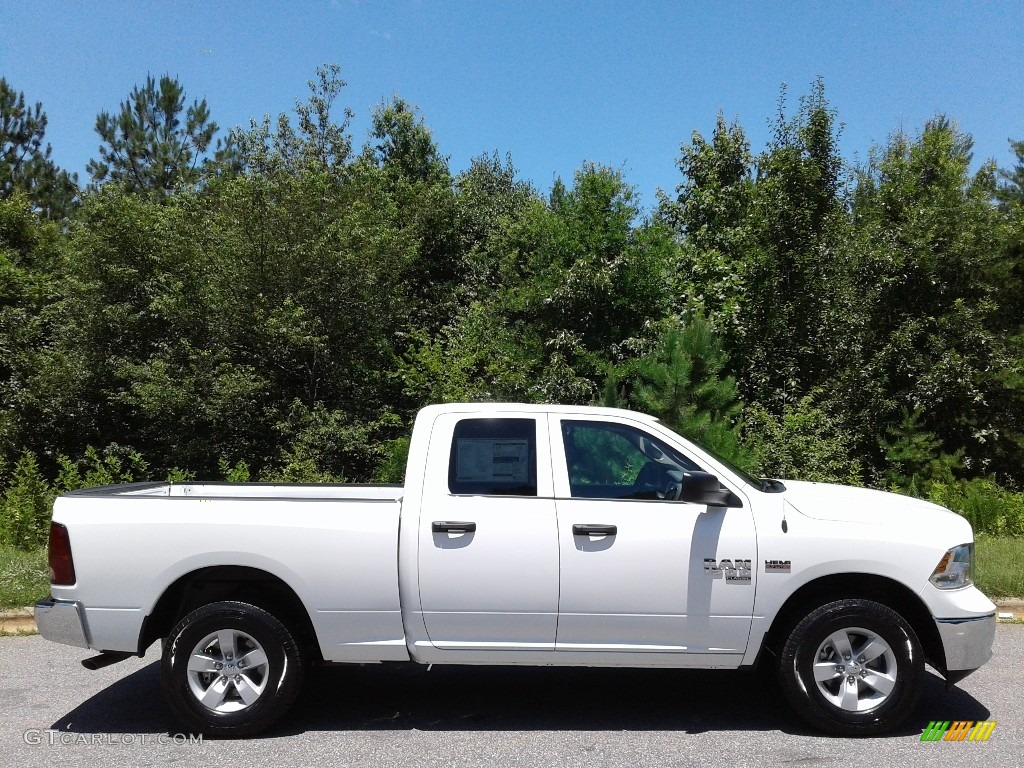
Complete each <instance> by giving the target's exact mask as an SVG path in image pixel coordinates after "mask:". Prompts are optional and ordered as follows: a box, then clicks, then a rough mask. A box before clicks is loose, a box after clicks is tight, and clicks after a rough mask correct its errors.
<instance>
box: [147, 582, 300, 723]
mask: <svg viewBox="0 0 1024 768" xmlns="http://www.w3.org/2000/svg"><path fill="white" fill-rule="evenodd" d="M229 645H230V648H228V647H227V646H229ZM303 661H304V660H303V654H302V651H301V649H300V647H299V645H298V644H297V643H296V642H295V640H294V638H293V637H292V635H291V633H290V632H289V631H288V629H287V627H285V626H284V624H282V623H281V622H280V621H278V620H277V619H276V618H275V617H274V616H272V615H271V614H269V613H267V612H266V611H265V610H263V609H262V608H258V607H257V606H255V605H250V604H248V603H240V602H220V603H210V604H209V605H204V606H203V607H201V608H198V609H196V610H195V611H192V613H190V614H188V615H187V616H186V617H185V618H183V619H182V620H181V621H180V622H179V623H178V625H177V626H176V627H175V628H174V629H173V630H171V633H170V634H169V635H168V637H167V640H166V641H165V643H164V651H163V658H162V660H161V664H160V682H161V686H162V688H163V693H164V698H165V699H166V701H167V703H168V705H169V706H170V708H171V709H172V710H173V712H174V714H175V716H177V718H178V719H179V720H180V721H181V722H182V724H183V725H184V726H185V727H186V729H187V730H188V731H189V732H192V733H203V734H208V735H215V736H252V735H254V734H256V733H259V732H260V731H263V730H266V729H267V728H269V727H271V726H272V725H273V724H274V723H276V722H277V721H278V720H279V719H280V718H281V717H282V716H284V714H285V713H286V712H288V710H289V709H290V708H291V706H292V704H293V703H294V702H295V698H296V697H297V696H298V695H299V691H300V689H301V688H302V678H303ZM190 666H191V667H192V668H191V669H190ZM204 702H205V703H204Z"/></svg>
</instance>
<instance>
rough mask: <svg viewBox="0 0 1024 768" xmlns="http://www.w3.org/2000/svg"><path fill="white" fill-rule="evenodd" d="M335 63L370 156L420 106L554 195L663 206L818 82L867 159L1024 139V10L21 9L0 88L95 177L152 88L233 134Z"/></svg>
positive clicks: (0, 20) (367, 5) (456, 147)
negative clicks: (392, 102)
mask: <svg viewBox="0 0 1024 768" xmlns="http://www.w3.org/2000/svg"><path fill="white" fill-rule="evenodd" d="M328 62H330V63H336V64H339V65H341V67H342V72H343V77H344V78H345V80H347V81H348V84H349V85H348V87H347V88H346V89H345V93H344V95H343V102H344V105H346V106H349V107H351V108H352V109H353V110H354V111H355V112H356V119H355V121H354V122H353V132H354V138H355V142H356V144H357V145H359V144H361V143H362V141H363V139H364V137H365V130H366V127H367V125H368V122H369V115H370V113H371V111H372V109H373V108H374V106H375V105H377V104H379V103H380V102H381V101H383V100H387V99H390V97H391V96H392V95H393V94H398V95H400V96H402V97H403V98H404V99H406V100H407V101H409V102H411V103H413V104H415V105H416V106H418V107H419V108H420V110H421V112H422V115H423V116H424V118H425V120H426V123H427V125H428V126H429V127H430V128H431V130H432V131H433V133H434V137H435V139H436V140H437V142H438V145H439V147H440V149H441V151H442V153H443V154H445V155H448V156H449V157H450V162H451V166H452V169H453V170H454V171H458V170H461V169H464V168H465V167H466V166H467V165H468V164H469V161H470V159H471V158H472V157H474V156H476V155H479V154H481V153H484V152H491V151H493V150H498V151H499V152H501V153H502V154H504V153H506V152H508V153H511V155H512V160H513V163H514V164H515V166H516V167H517V168H518V169H519V172H520V175H521V176H522V177H523V178H526V179H529V180H530V181H532V182H533V183H534V184H535V185H536V186H537V187H538V188H539V189H540V190H541V191H547V190H548V189H549V188H550V186H551V183H552V181H553V180H554V178H555V177H556V176H561V177H562V178H564V179H566V180H569V179H571V177H572V174H573V172H574V170H575V169H576V168H578V167H579V166H580V164H581V163H583V162H585V161H589V162H596V163H601V164H605V165H610V166H612V167H615V168H619V169H621V170H622V171H623V173H624V176H625V178H626V181H627V182H628V183H630V184H632V185H634V186H635V187H636V188H637V191H638V192H639V194H640V198H641V201H642V203H643V204H644V205H645V206H647V207H650V206H651V205H652V204H653V203H654V201H655V192H656V190H657V189H658V188H659V187H660V188H662V189H666V190H672V189H674V187H675V186H676V184H678V183H679V181H680V174H679V172H678V170H677V169H676V167H675V161H676V158H677V156H678V152H679V145H680V143H681V142H688V141H689V138H690V135H691V133H692V132H693V131H694V130H698V131H700V132H701V133H703V134H704V135H708V134H709V133H710V131H711V129H712V128H713V126H714V123H715V116H716V115H717V114H718V112H719V111H721V112H723V113H724V114H725V116H726V118H728V119H730V120H731V119H733V118H736V119H738V120H739V122H740V123H741V124H742V125H743V127H744V129H745V130H746V132H747V135H748V137H749V138H750V140H751V143H752V145H753V149H754V151H755V152H756V151H760V150H761V149H763V147H764V143H765V141H766V140H767V139H768V137H769V123H770V121H771V119H772V118H773V116H774V115H775V114H776V111H777V103H778V98H779V89H780V86H781V85H782V84H783V83H786V84H787V85H788V88H789V94H790V98H789V103H790V111H792V109H793V108H795V105H796V100H797V98H798V97H799V96H800V95H801V94H805V93H807V92H808V91H809V89H810V87H811V84H812V83H813V81H814V80H815V79H816V78H817V77H819V76H821V77H822V78H824V81H825V86H826V94H827V96H828V99H829V101H830V103H831V105H832V106H833V107H834V108H835V109H836V110H837V112H838V117H839V120H840V121H841V122H843V123H844V124H845V128H844V129H843V134H842V142H841V146H842V151H843V154H844V156H845V157H846V159H848V160H857V159H860V160H863V159H864V158H865V157H866V156H867V152H868V150H869V148H870V147H871V145H872V144H879V143H884V142H885V141H886V139H887V137H888V136H889V134H890V133H891V132H892V131H894V130H896V129H898V128H902V129H903V130H905V131H907V132H909V133H911V134H914V133H917V132H918V131H919V130H920V128H921V126H922V125H923V123H924V121H925V120H926V119H928V118H929V117H931V116H933V115H934V114H936V113H937V112H944V113H946V114H947V115H948V116H949V117H951V118H953V119H954V120H956V121H957V122H958V124H959V125H960V127H961V128H962V129H963V130H964V131H966V132H968V133H970V134H971V135H973V137H974V140H975V160H976V162H975V165H976V166H977V165H978V163H979V162H980V161H981V160H984V159H987V158H994V159H995V160H996V161H997V162H998V163H999V164H1000V165H1002V166H1009V165H1010V164H1011V162H1012V155H1011V154H1010V152H1009V148H1008V144H1007V139H1008V138H1010V137H1013V138H1015V139H1024V2H1021V0H1003V1H1001V2H975V3H970V2H935V1H932V2H849V1H847V2H766V1H765V0H762V1H761V2H710V1H708V2H697V1H694V2H682V1H681V2H644V1H643V0H633V1H632V2H567V1H565V0H548V1H547V2H532V1H530V0H519V1H518V2H506V1H504V0H491V1H488V2H455V1H453V0H449V1H448V2H435V1H433V0H418V1H412V0H405V1H402V2H355V1H352V0H333V1H332V0H324V1H323V2H294V3H259V2H209V1H208V2H173V3H171V2H124V3H121V2H117V3H115V2H104V3H97V2H76V3H71V2H66V3H49V2H27V1H25V0H6V2H5V3H4V6H3V13H2V14H0V76H3V77H6V78H7V80H8V81H9V82H10V83H11V85H12V86H13V87H14V88H16V89H17V90H21V91H24V92H25V95H26V97H27V99H28V100H29V101H31V102H36V101H41V102H42V103H43V108H44V110H45V111H46V113H47V115H48V117H49V127H48V130H47V137H46V138H47V141H48V142H49V143H50V144H52V146H53V157H54V159H55V160H56V161H57V163H58V164H60V165H61V166H62V167H65V168H67V169H68V170H71V171H77V172H78V173H79V176H80V180H81V181H85V180H87V179H86V174H85V165H86V163H87V162H88V160H89V159H90V158H92V157H97V156H98V154H99V153H98V151H97V148H98V146H99V140H98V137H97V136H96V134H95V131H94V124H95V119H96V114H97V113H98V112H99V111H100V110H102V109H107V110H109V111H115V110H116V109H117V107H118V105H119V103H120V102H121V101H122V100H124V99H125V98H126V97H127V96H128V94H129V92H130V91H131V89H132V87H133V86H134V85H135V84H137V83H141V82H143V81H144V80H145V77H146V74H147V73H152V74H154V75H160V74H164V73H170V74H171V75H174V76H176V77H177V78H178V79H179V80H180V81H181V82H182V83H183V84H184V86H185V88H186V93H187V95H188V97H189V101H191V99H192V98H196V97H198V98H206V100H207V102H208V104H209V106H210V109H211V112H212V115H213V118H214V119H215V120H216V121H217V122H218V123H219V124H220V126H221V127H222V129H227V128H229V127H232V126H235V125H239V124H242V125H247V124H248V121H249V119H250V118H251V117H256V118H262V116H263V115H264V114H265V113H270V114H271V115H276V114H277V113H279V112H282V111H290V110H291V109H292V108H293V106H294V103H295V100H296V99H297V98H302V97H304V96H305V94H306V92H307V91H306V81H307V80H309V79H311V78H312V77H314V73H315V70H316V68H317V66H319V65H321V64H324V63H328Z"/></svg>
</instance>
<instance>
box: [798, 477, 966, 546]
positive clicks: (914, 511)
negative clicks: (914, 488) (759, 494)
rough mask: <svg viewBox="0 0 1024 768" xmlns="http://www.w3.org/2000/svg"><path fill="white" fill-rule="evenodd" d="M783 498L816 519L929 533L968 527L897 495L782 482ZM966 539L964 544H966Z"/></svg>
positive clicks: (954, 516)
mask: <svg viewBox="0 0 1024 768" xmlns="http://www.w3.org/2000/svg"><path fill="white" fill-rule="evenodd" d="M783 482H784V483H785V485H786V492H785V494H784V496H785V499H786V501H787V502H789V504H790V505H791V506H792V507H793V508H794V509H796V510H797V511H798V512H799V513H800V514H802V515H805V516H806V517H810V518H813V519H815V520H831V521H836V522H844V523H863V524H867V525H879V526H886V527H899V528H910V529H917V530H928V529H929V528H934V527H935V526H936V525H943V524H945V526H956V527H961V526H962V527H963V529H964V530H965V535H969V533H970V525H969V524H968V523H967V521H966V520H964V519H963V518H962V517H960V516H959V515H957V514H956V513H954V512H950V511H949V510H948V509H946V508H945V507H940V506H939V505H937V504H932V503H931V502H930V501H923V500H921V499H915V498H912V497H910V496H901V495H900V494H896V493H886V492H885V491H874V490H871V489H869V488H853V487H850V486H845V485H831V484H828V483H808V482H804V481H800V480H784V481H783ZM969 540H970V538H965V539H964V541H969Z"/></svg>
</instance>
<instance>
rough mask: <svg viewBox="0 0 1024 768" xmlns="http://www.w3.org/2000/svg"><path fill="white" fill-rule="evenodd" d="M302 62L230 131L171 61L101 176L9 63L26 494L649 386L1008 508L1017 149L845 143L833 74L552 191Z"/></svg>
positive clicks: (5, 428)
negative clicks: (365, 122)
mask: <svg viewBox="0 0 1024 768" xmlns="http://www.w3.org/2000/svg"><path fill="white" fill-rule="evenodd" d="M309 85H310V92H309V96H308V98H307V99H306V100H305V101H302V102H301V103H299V104H297V108H296V112H295V116H294V117H289V116H286V115H281V116H280V117H279V118H278V119H277V120H276V121H271V120H270V119H269V118H268V119H266V120H264V121H263V122H262V123H257V122H253V123H252V124H251V125H250V126H249V127H248V128H247V129H236V130H235V131H232V132H230V133H229V134H228V135H226V136H224V137H221V138H220V139H218V138H217V133H218V128H217V126H216V124H215V123H214V122H213V121H212V119H211V115H210V110H209V108H208V107H207V105H206V103H205V101H202V102H193V103H192V105H191V106H190V107H188V108H186V107H185V103H186V101H185V94H184V90H183V88H182V86H181V85H180V84H179V83H177V81H175V80H173V79H172V78H169V77H163V78H161V79H160V80H159V81H156V80H155V79H154V78H152V77H150V78H148V79H147V81H146V83H145V85H144V86H142V87H137V88H135V89H134V90H133V91H132V93H131V94H130V96H129V98H128V100H127V101H125V102H124V103H122V104H121V107H120V110H119V111H118V112H117V113H116V114H114V115H111V114H109V113H107V112H101V113H100V115H99V117H98V119H97V124H96V129H97V133H98V134H99V136H100V139H101V141H102V142H103V144H102V146H101V149H100V152H99V158H97V159H96V160H94V161H93V162H92V163H90V165H89V172H90V174H91V177H92V178H91V183H90V185H89V186H88V188H86V189H79V188H78V186H77V179H74V178H73V177H69V176H68V175H67V174H66V173H64V172H63V171H60V170H59V169H57V168H55V167H54V166H53V164H52V163H51V162H50V160H49V148H48V147H47V149H45V150H43V149H42V146H43V145H42V140H43V134H44V131H45V126H46V120H45V114H44V113H43V112H42V110H41V105H38V104H37V105H36V107H35V110H34V111H33V110H31V109H28V108H27V107H26V106H25V101H24V96H23V95H22V94H18V93H16V92H15V91H14V90H13V88H12V87H11V86H10V85H8V84H7V83H6V81H0V111H2V112H3V121H2V123H0V142H2V143H0V163H2V165H0V175H2V178H0V489H3V488H5V487H6V488H7V491H6V494H7V497H12V494H15V495H17V494H16V493H15V492H17V493H23V491H24V487H25V486H26V484H27V483H29V482H30V479H31V478H36V479H31V482H36V483H38V482H39V479H40V478H44V477H45V478H49V479H48V480H46V481H45V482H48V483H50V485H49V486H48V487H49V488H51V490H59V489H60V488H62V487H70V486H73V485H74V484H75V483H77V482H87V481H88V478H92V479H93V480H95V479H96V478H101V479H102V478H108V479H110V478H113V479H124V478H126V477H140V476H150V477H165V476H168V474H174V475H175V476H188V475H190V474H191V475H196V476H202V477H214V476H224V475H226V474H228V475H231V476H232V477H233V478H243V477H253V478H260V479H287V480H342V479H343V480H350V481H352V480H362V481H365V480H370V479H384V480H400V479H401V472H402V459H403V455H404V448H405V445H406V437H407V434H408V429H409V425H410V423H411V418H412V416H413V414H414V413H415V411H416V410H417V409H418V408H419V407H420V406H422V405H424V404H426V403H430V402H437V401H452V400H517V401H528V402H572V403H591V402H594V403H608V404H615V405H621V406H626V407H633V408H638V409H643V410H646V411H649V412H652V413H655V414H657V415H658V416H660V417H661V418H663V419H665V420H666V421H668V422H669V423H671V424H674V425H675V426H677V428H679V429H680V430H681V431H683V432H685V433H686V434H689V435H691V436H694V437H696V438H697V439H699V440H701V441H703V442H705V443H706V444H707V445H709V446H710V447H712V448H713V449H714V450H716V451H718V452H720V453H721V454H723V455H724V456H726V457H728V458H730V459H732V460H733V461H735V462H737V463H740V464H743V465H746V466H748V467H750V468H754V469H757V470H759V471H761V472H763V473H765V474H769V475H773V476H791V477H792V476H799V477H804V478H810V479H818V480H841V481H845V482H854V483H866V484H871V485H876V486H879V487H892V488H898V489H901V490H904V491H908V492H912V493H918V494H921V495H931V496H933V497H936V498H938V497H941V498H942V499H945V500H946V501H947V502H948V499H949V498H952V497H956V498H957V499H961V500H962V499H966V498H968V497H971V498H982V499H983V501H984V500H985V499H994V498H995V499H999V500H1001V501H1000V503H1003V502H1006V500H1007V499H1010V502H1007V503H1011V506H1012V504H1019V503H1020V497H1019V496H1015V495H1013V493H1012V492H1013V491H1015V490H1016V489H1019V488H1020V487H1021V486H1022V485H1024V313H1022V310H1024V298H1022V297H1024V142H1012V143H1011V146H1012V149H1013V151H1014V152H1015V154H1016V157H1017V164H1016V166H1015V167H1014V168H1011V169H998V168H996V167H995V166H994V164H992V163H987V164H983V165H982V166H981V168H980V170H977V171H972V151H971V138H970V136H968V135H966V134H964V133H963V132H962V131H960V130H959V128H958V127H957V126H956V124H955V123H954V122H952V121H950V120H949V119H947V118H946V117H944V116H942V115H938V116H936V117H935V118H934V119H932V120H930V121H928V122H927V123H926V124H925V125H923V126H922V127H921V129H920V131H919V133H917V134H916V135H908V134H905V133H902V132H896V133H894V134H893V135H892V136H891V137H890V138H889V140H888V142H887V143H886V144H885V145H884V146H878V147H872V148H871V150H870V153H869V154H868V157H869V160H868V161H867V162H865V163H863V164H861V165H856V166H854V165H851V164H849V163H848V162H846V161H845V160H844V159H843V158H842V157H841V156H840V155H839V152H838V138H839V130H840V128H839V124H838V123H837V119H836V114H835V112H834V110H833V109H832V108H831V107H830V105H829V104H828V101H827V99H826V96H825V91H824V87H823V85H822V84H821V83H820V82H818V83H815V84H814V85H813V86H812V87H811V90H810V92H809V94H808V95H806V96H804V97H802V98H801V99H799V102H798V105H797V106H796V108H795V109H792V110H790V109H788V108H787V104H786V100H785V91H783V98H781V99H780V105H779V112H778V115H777V118H776V120H775V123H774V130H773V134H772V138H771V141H770V142H769V144H768V146H767V147H766V148H765V149H764V151H763V152H761V153H760V154H757V155H755V154H754V153H753V152H752V150H751V147H750V144H749V142H748V140H747V139H746V136H745V133H744V131H743V128H742V126H740V125H739V124H737V123H732V124H729V123H727V122H726V121H725V120H724V119H723V118H722V117H721V116H720V117H719V119H718V123H717V125H716V127H715V129H714V131H713V133H712V134H711V135H710V136H702V135H701V134H699V133H696V132H695V133H694V134H693V136H692V138H691V139H690V141H689V142H686V143H684V144H683V145H682V147H681V150H680V155H679V161H678V166H679V171H680V181H679V186H678V188H677V189H676V190H675V191H674V193H672V194H661V195H660V198H659V201H658V204H657V206H656V208H655V210H654V211H653V212H651V213H649V214H645V212H644V211H643V210H642V209H641V208H640V206H639V204H638V202H637V200H636V197H635V193H634V190H633V189H632V188H631V187H630V186H629V184H628V183H627V182H626V180H625V179H624V178H623V177H622V175H621V173H619V172H618V171H615V170H613V169H609V168H606V167H602V166H598V165H585V166H583V167H582V168H580V169H579V170H578V171H577V172H576V174H575V177H574V178H573V179H572V180H571V183H568V184H566V183H563V182H561V181H558V182H556V183H555V184H554V185H553V187H552V188H551V189H550V190H549V191H547V192H542V191H539V190H537V189H535V188H533V187H532V186H531V185H530V184H528V183H526V182H524V181H522V180H520V179H519V178H517V175H516V171H515V169H514V167H513V165H512V162H511V159H510V158H503V157H501V156H500V155H498V154H492V155H486V154H485V155H481V156H480V157H478V158H476V159H475V160H473V162H472V163H471V165H470V167H469V168H468V169H467V170H465V171H463V172H461V173H457V174H453V173H452V171H451V169H450V168H449V165H448V162H447V159H446V158H445V157H444V156H442V155H441V154H440V153H439V150H438V146H437V143H436V142H435V140H434V138H433V135H432V134H431V131H430V130H429V128H428V127H427V125H426V123H425V122H424V119H423V117H422V116H421V115H420V114H419V113H418V112H417V110H416V109H415V108H413V107H412V106H410V105H409V104H408V103H406V102H404V101H403V100H401V99H399V98H397V97H396V98H394V99H393V100H391V101H390V102H387V103H384V104H382V105H380V106H379V107H378V108H377V109H376V111H375V112H374V113H373V115H372V122H371V127H370V130H369V132H368V135H367V136H366V138H365V140H364V141H363V143H362V145H361V146H358V145H357V144H356V143H355V142H354V140H353V137H352V136H351V133H350V129H349V123H350V120H351V118H352V113H351V112H350V111H349V110H347V109H344V108H343V107H341V106H340V104H339V101H340V100H341V97H342V96H343V87H344V82H343V81H342V80H341V79H340V73H339V70H338V68H337V67H325V68H323V69H321V70H320V71H319V72H318V78H317V80H315V81H312V82H310V84H309ZM67 457H83V458H82V459H77V458H76V459H74V460H72V459H69V458H67ZM90 473H91V474H90ZM26 478H29V479H26ZM54 478H57V479H56V480H55V479H54ZM61 478H63V479H61ZM19 489H21V490H19ZM943 494H945V495H943ZM12 498H13V497H12ZM17 498H21V497H17ZM0 503H3V502H0ZM6 503H7V504H8V506H10V505H12V504H15V501H10V499H8V501H7V502H6ZM18 503H21V502H18ZM948 503H954V502H948ZM954 505H955V504H954ZM961 506H963V505H962V504H961ZM987 508H991V505H989V507H987ZM31 514H35V513H31ZM1000 514H1002V513H1000ZM25 515H29V516H31V515H30V514H29V513H25ZM23 517H24V515H23ZM1004 517H1005V515H1004ZM26 519H27V518H26ZM1007 519H1009V520H1011V522H1012V520H1013V514H1012V513H1010V514H1009V517H1008V518H1007ZM1006 525H1009V523H1006ZM996 527H998V526H996Z"/></svg>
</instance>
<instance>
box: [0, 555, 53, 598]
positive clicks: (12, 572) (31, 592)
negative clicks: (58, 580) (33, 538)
mask: <svg viewBox="0 0 1024 768" xmlns="http://www.w3.org/2000/svg"><path fill="white" fill-rule="evenodd" d="M48 594H50V569H49V566H48V565H47V563H46V548H45V547H44V548H42V549H36V550H32V551H31V552H26V551H24V550H21V549H16V548H15V547H11V546H7V545H6V544H0V610H3V609H5V608H24V607H25V606H27V605H34V604H35V602H36V600H39V599H40V598H43V597H46V596H47V595H48Z"/></svg>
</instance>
